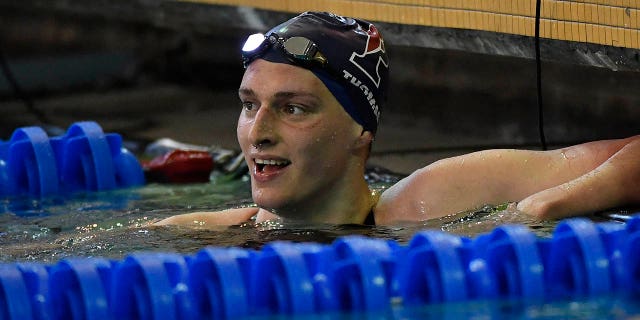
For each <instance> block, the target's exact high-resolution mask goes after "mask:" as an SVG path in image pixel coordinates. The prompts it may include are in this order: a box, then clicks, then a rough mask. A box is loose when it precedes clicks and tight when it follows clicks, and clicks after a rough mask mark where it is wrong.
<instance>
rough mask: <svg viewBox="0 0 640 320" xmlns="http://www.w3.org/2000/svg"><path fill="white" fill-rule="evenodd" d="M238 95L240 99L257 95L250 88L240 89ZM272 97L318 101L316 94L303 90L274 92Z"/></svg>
mask: <svg viewBox="0 0 640 320" xmlns="http://www.w3.org/2000/svg"><path fill="white" fill-rule="evenodd" d="M238 95H239V96H240V97H256V96H258V94H257V93H256V92H255V91H254V90H253V89H251V88H247V87H240V88H239V89H238ZM272 96H273V97H275V98H294V97H296V98H307V99H313V100H318V101H319V100H320V97H319V95H318V94H316V93H314V92H311V91H307V90H304V89H301V90H286V91H284V90H283V91H276V92H275V93H274V94H273V95H272Z"/></svg>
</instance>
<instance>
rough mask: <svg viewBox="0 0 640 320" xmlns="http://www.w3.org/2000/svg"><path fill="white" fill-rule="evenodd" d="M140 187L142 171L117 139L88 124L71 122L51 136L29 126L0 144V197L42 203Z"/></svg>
mask: <svg viewBox="0 0 640 320" xmlns="http://www.w3.org/2000/svg"><path fill="white" fill-rule="evenodd" d="M144 182H145V181H144V173H143V171H142V166H141V165H140V163H139V162H138V160H137V159H136V157H135V156H134V155H133V154H131V153H130V152H129V151H128V150H126V149H125V148H124V147H123V146H122V137H121V136H120V135H119V134H116V133H104V132H103V131H102V128H101V127H100V126H99V125H98V124H97V123H95V122H93V121H82V122H76V123H73V124H72V125H71V126H69V128H68V130H67V132H66V133H65V134H63V135H60V136H56V137H49V136H48V135H47V133H46V132H45V131H44V130H43V129H42V128H40V127H35V126H34V127H24V128H18V129H16V130H15V131H14V132H13V135H12V136H11V139H10V140H9V141H2V140H0V197H13V196H29V197H35V198H43V197H48V196H56V195H60V194H68V193H73V192H77V191H102V190H112V189H115V188H122V187H130V186H140V185H143V184H144ZM0 199H1V198H0Z"/></svg>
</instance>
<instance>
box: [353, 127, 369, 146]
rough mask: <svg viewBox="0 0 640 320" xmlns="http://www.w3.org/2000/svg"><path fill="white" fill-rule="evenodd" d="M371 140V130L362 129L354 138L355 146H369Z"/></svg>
mask: <svg viewBox="0 0 640 320" xmlns="http://www.w3.org/2000/svg"><path fill="white" fill-rule="evenodd" d="M372 142H373V133H371V131H365V130H362V133H361V134H360V136H359V137H358V138H356V147H365V146H366V147H367V148H368V147H369V146H371V143H372Z"/></svg>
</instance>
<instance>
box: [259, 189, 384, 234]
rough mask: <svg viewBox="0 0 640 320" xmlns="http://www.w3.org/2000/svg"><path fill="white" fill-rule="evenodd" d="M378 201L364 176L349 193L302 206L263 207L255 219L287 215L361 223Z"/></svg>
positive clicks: (301, 219) (286, 216) (271, 218)
mask: <svg viewBox="0 0 640 320" xmlns="http://www.w3.org/2000/svg"><path fill="white" fill-rule="evenodd" d="M376 202H377V196H374V195H373V194H372V192H371V191H370V190H369V186H368V184H367V183H366V181H365V180H364V179H363V180H362V183H357V184H356V185H354V188H353V189H352V190H351V191H349V192H343V193H342V194H340V195H338V196H335V197H334V198H332V199H331V200H330V201H325V200H323V201H318V203H309V204H305V205H304V206H301V207H288V208H279V209H275V210H269V209H266V208H260V209H259V210H258V214H257V216H256V222H264V221H268V220H274V219H278V218H285V219H291V220H297V221H305V222H310V223H329V224H362V223H363V222H364V221H365V219H366V217H367V215H368V214H369V213H370V212H371V211H372V210H373V207H374V206H375V204H376Z"/></svg>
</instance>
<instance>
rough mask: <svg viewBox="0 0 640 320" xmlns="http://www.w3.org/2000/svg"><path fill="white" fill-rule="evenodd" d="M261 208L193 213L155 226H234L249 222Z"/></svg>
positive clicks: (166, 220) (175, 217) (173, 217)
mask: <svg viewBox="0 0 640 320" xmlns="http://www.w3.org/2000/svg"><path fill="white" fill-rule="evenodd" d="M258 210H259V208H257V207H248V208H234V209H227V210H223V211H216V212H192V213H185V214H180V215H175V216H171V217H168V218H166V219H163V220H160V221H158V222H156V223H154V225H155V226H164V225H180V226H187V227H189V226H191V227H204V228H206V227H213V226H232V225H237V224H241V223H244V222H247V221H248V220H249V219H251V217H253V216H254V215H256V214H257V213H258Z"/></svg>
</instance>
